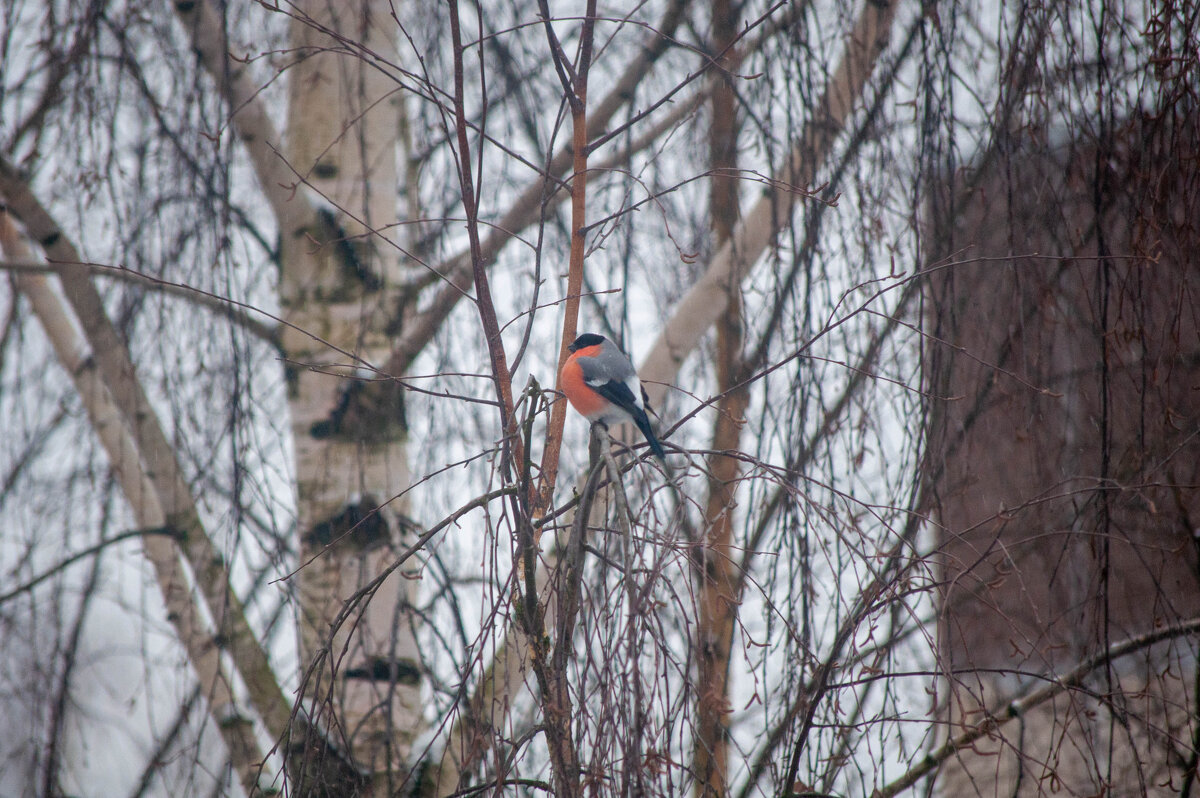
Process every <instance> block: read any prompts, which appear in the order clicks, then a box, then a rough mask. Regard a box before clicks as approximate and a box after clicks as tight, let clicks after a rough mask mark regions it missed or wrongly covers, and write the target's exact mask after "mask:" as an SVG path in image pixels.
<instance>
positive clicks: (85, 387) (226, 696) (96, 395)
mask: <svg viewBox="0 0 1200 798" xmlns="http://www.w3.org/2000/svg"><path fill="white" fill-rule="evenodd" d="M5 177H7V174H5ZM12 188H13V187H12V186H11V185H7V184H5V183H3V182H0V192H3V195H4V196H5V197H8V198H10V199H11V197H12V194H11V193H10V192H11V191H12ZM19 196H20V194H19V192H18V197H19ZM43 240H45V239H43ZM0 246H2V248H3V250H4V252H5V253H6V254H7V255H9V256H14V257H17V258H21V259H29V258H30V257H31V255H32V253H31V252H30V251H29V249H28V247H27V246H26V245H25V244H24V241H23V240H22V239H21V237H20V235H19V234H18V233H17V231H16V228H15V226H14V225H13V223H12V222H11V220H10V219H9V217H8V214H7V213H5V212H3V211H0ZM13 279H14V282H15V283H16V285H17V288H18V290H20V291H21V292H22V293H23V294H25V296H26V297H27V298H28V300H29V303H30V306H31V307H32V308H33V312H34V315H35V316H37V318H38V320H39V322H41V324H42V328H43V330H45V332H46V336H47V338H48V339H49V340H50V344H51V346H52V347H53V349H54V352H55V354H56V355H57V356H58V359H59V362H60V364H61V365H62V366H63V368H64V369H66V371H67V373H68V374H69V375H70V377H71V380H72V382H74V384H75V387H76V390H77V391H78V392H79V396H80V399H81V400H82V402H83V406H84V408H85V409H86V411H87V414H88V419H89V420H90V421H91V424H92V428H93V429H94V430H95V432H96V434H97V436H98V437H99V438H100V443H101V445H102V446H103V447H104V450H105V452H106V453H107V454H108V457H109V462H110V465H111V466H112V469H113V472H114V473H115V474H116V476H117V479H118V480H119V481H120V484H121V487H122V490H123V491H124V493H125V496H126V498H127V500H128V501H129V504H130V507H131V508H132V510H133V512H134V515H135V517H136V518H137V520H138V523H139V525H140V526H142V527H144V528H146V529H167V528H172V527H171V525H172V522H173V518H172V515H171V513H169V512H168V511H167V510H166V508H165V506H164V503H163V501H162V500H161V496H160V494H159V488H158V486H157V485H156V484H155V481H154V479H153V476H152V474H151V473H149V470H148V468H147V467H146V466H145V465H144V464H143V460H142V459H141V458H139V456H138V455H139V453H140V452H142V451H143V450H142V448H141V446H140V445H139V441H137V440H136V439H135V438H134V436H133V435H131V434H130V433H129V427H128V425H127V419H126V417H125V414H124V413H123V412H122V408H120V407H119V406H118V403H117V401H116V399H115V396H114V394H113V392H112V391H111V390H110V389H109V387H108V385H107V384H106V382H105V380H104V378H103V375H102V373H101V370H100V369H99V368H98V367H97V358H96V357H95V352H94V349H93V348H92V347H91V346H89V344H88V343H87V342H86V341H84V340H83V339H82V338H81V337H80V336H79V334H78V332H77V330H76V326H75V324H74V323H72V320H71V312H70V310H69V309H68V308H67V307H66V306H65V305H64V304H63V301H62V298H61V297H60V295H59V294H58V292H57V291H55V290H54V288H53V287H52V286H51V285H50V283H49V281H48V280H47V279H46V278H45V277H44V276H42V275H39V274H30V273H18V274H16V275H14V278H13ZM172 531H173V533H174V534H175V535H177V536H180V537H182V536H184V535H187V534H191V535H192V536H193V537H197V536H200V535H203V534H204V532H203V530H202V529H199V525H198V523H197V524H196V525H195V527H194V528H193V527H190V526H178V527H173V528H172ZM142 549H143V551H144V552H145V554H146V558H147V559H148V560H149V561H150V563H151V565H152V566H153V569H154V574H155V577H156V579H157V581H158V585H159V589H160V590H161V591H162V595H163V601H164V603H165V604H166V609H167V617H168V618H169V619H170V620H171V623H172V625H173V626H174V627H175V631H176V633H177V634H178V636H179V640H180V643H181V644H182V645H183V647H184V649H185V650H186V651H187V653H188V659H189V661H190V662H191V663H192V667H193V669H194V670H195V672H196V677H197V679H198V680H199V682H200V684H201V685H202V686H203V688H204V690H205V691H206V695H207V698H208V707H209V712H210V714H211V715H212V718H213V721H214V723H215V724H216V726H217V728H218V729H219V730H220V732H221V736H222V738H223V739H224V741H225V744H226V747H227V748H228V750H229V755H230V757H231V760H232V763H233V766H234V769H235V770H236V771H237V773H238V777H239V779H240V780H241V782H242V786H243V787H244V788H245V789H246V791H247V792H252V791H253V790H254V788H255V787H256V786H257V783H258V774H259V772H260V770H261V767H262V764H263V762H264V761H265V759H266V752H265V751H264V750H263V749H262V748H261V747H260V746H259V745H258V742H257V739H256V737H255V735H254V731H253V725H252V723H251V722H250V721H249V719H247V718H244V717H243V716H242V714H241V713H240V712H238V711H237V710H236V706H237V701H236V700H235V697H234V694H233V692H232V686H231V685H232V682H233V680H232V678H231V676H230V674H228V673H226V672H225V670H224V667H223V665H222V662H221V650H222V647H221V645H220V640H221V635H220V634H219V633H218V634H214V632H213V630H211V629H210V628H209V626H208V624H207V623H206V621H205V620H204V617H203V614H202V613H201V611H200V610H199V609H198V608H197V606H196V602H195V601H194V600H193V598H192V595H191V591H190V590H189V589H188V585H189V583H190V582H191V581H192V579H191V578H190V577H194V576H198V573H197V572H196V570H195V569H192V574H191V575H189V574H188V573H187V569H185V568H184V566H183V564H182V563H181V562H180V558H179V550H178V549H177V547H176V545H175V542H174V540H173V538H170V537H166V536H163V535H154V534H147V535H144V536H143V537H142ZM29 587H32V585H30V586H29ZM225 589H226V590H228V583H227V582H226V583H225ZM209 609H210V611H212V610H214V609H219V607H210V608H209ZM213 617H214V618H216V619H217V621H218V623H219V624H221V621H222V620H223V619H222V616H220V615H217V614H215V613H214V615H213ZM243 622H244V618H243ZM222 626H227V625H226V624H222ZM275 689H276V692H277V693H278V687H276V688H275ZM257 697H258V696H254V695H253V694H252V696H251V698H252V700H253V699H255V698H257ZM278 700H279V701H281V702H282V701H283V696H282V693H278ZM266 708H267V709H268V710H270V707H269V706H268V707H266ZM256 709H258V707H256ZM283 710H284V712H285V714H284V718H285V720H286V717H287V716H286V711H287V707H286V704H284V705H283ZM259 714H260V715H261V716H262V717H263V718H264V720H267V719H268V718H267V715H266V714H264V713H262V712H261V711H260V713H259Z"/></svg>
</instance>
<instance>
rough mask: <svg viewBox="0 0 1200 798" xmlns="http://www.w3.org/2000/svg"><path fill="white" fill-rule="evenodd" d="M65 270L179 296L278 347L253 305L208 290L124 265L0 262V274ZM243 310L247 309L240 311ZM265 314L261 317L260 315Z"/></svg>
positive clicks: (271, 328) (271, 330)
mask: <svg viewBox="0 0 1200 798" xmlns="http://www.w3.org/2000/svg"><path fill="white" fill-rule="evenodd" d="M66 269H80V270H83V271H85V272H86V273H87V274H89V275H90V276H92V277H107V278H110V279H113V280H119V281H121V282H124V283H129V284H130V285H137V286H141V287H144V288H150V289H153V290H155V291H159V292H160V293H163V294H169V295H170V296H176V297H180V298H182V299H185V300H187V301H188V302H191V303H193V304H196V305H199V306H200V307H203V308H207V309H208V310H211V311H213V312H214V313H217V314H219V315H221V316H224V317H225V318H227V319H229V320H230V321H232V322H233V323H234V324H236V325H238V326H239V327H241V328H243V329H244V330H246V332H248V333H250V334H251V335H253V336H255V337H257V338H259V339H260V340H263V341H265V342H267V343H269V344H271V345H272V346H278V345H279V341H278V330H277V328H276V327H275V326H274V325H270V324H264V323H263V322H261V321H259V320H258V319H256V318H254V316H253V315H251V312H258V311H256V310H255V309H254V308H253V306H250V305H246V304H245V303H242V302H238V301H237V300H234V299H228V298H226V297H223V296H221V295H220V294H214V293H212V292H211V291H205V290H204V289H203V288H195V287H194V286H190V285H187V284H186V283H176V282H173V281H171V280H164V279H163V278H161V277H154V276H152V275H149V274H144V273H142V272H139V271H135V270H133V269H130V268H127V267H125V266H112V265H110V264H107V263H57V262H41V263H40V262H37V261H16V260H6V261H0V271H10V272H32V273H34V274H62V272H63V271H64V270H66ZM243 308H246V309H248V310H249V311H251V312H247V310H243ZM263 315H265V314H263Z"/></svg>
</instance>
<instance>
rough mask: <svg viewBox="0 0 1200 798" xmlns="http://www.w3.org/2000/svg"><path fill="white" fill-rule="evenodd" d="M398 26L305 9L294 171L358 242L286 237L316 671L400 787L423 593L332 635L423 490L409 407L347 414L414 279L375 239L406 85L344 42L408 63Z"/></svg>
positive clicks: (394, 585) (361, 750) (398, 580)
mask: <svg viewBox="0 0 1200 798" xmlns="http://www.w3.org/2000/svg"><path fill="white" fill-rule="evenodd" d="M391 13H392V6H391V4H390V3H389V2H380V0H369V1H368V2H363V3H354V4H340V3H325V2H302V3H299V4H298V5H297V6H295V16H296V18H295V19H294V21H293V22H292V34H291V40H292V46H293V48H294V49H295V54H296V57H297V61H296V63H295V64H293V66H292V67H291V68H290V69H289V71H288V76H289V81H290V82H289V95H290V96H289V109H288V127H287V130H288V133H287V141H286V152H287V159H288V162H289V163H290V164H291V166H292V167H293V168H294V169H295V170H297V171H298V172H299V173H300V174H301V175H303V176H304V178H305V180H306V181H307V182H308V184H309V185H310V186H311V187H312V189H313V190H314V191H315V192H317V193H318V194H319V195H320V196H321V197H323V200H322V201H323V202H327V203H328V204H329V206H330V207H331V208H336V209H337V212H336V226H337V227H339V228H340V229H341V230H343V231H344V233H345V237H344V238H342V239H340V240H329V239H326V238H322V237H321V234H320V233H319V232H315V231H314V230H313V228H312V227H311V226H299V227H294V228H292V229H290V230H289V229H287V228H283V226H282V225H281V229H282V230H283V233H282V236H283V242H282V244H283V246H282V253H283V263H282V266H283V273H282V282H281V294H282V304H283V307H284V317H285V319H286V321H287V322H289V324H291V325H294V327H288V328H286V329H285V331H284V333H283V346H284V349H285V351H286V352H287V353H288V357H289V359H290V361H291V368H292V374H291V379H290V391H289V405H290V412H291V423H292V430H293V438H294V442H295V459H296V484H297V494H298V511H299V516H300V524H299V528H300V530H301V535H302V538H301V556H302V562H303V563H307V564H306V565H304V566H303V567H302V569H301V570H300V572H299V574H298V580H299V581H298V586H299V595H300V605H301V606H300V612H301V618H300V640H301V656H302V658H303V661H304V662H314V661H317V660H316V658H317V657H318V655H320V654H321V653H322V651H323V650H325V649H328V652H329V657H326V658H324V659H322V660H321V663H322V664H321V667H322V673H321V676H322V679H323V682H322V683H323V684H331V685H332V695H331V696H328V698H331V699H332V702H333V707H334V709H335V720H336V722H337V723H338V724H340V725H341V727H342V729H343V731H344V733H345V734H346V736H347V738H348V740H349V743H350V746H351V750H350V754H351V756H352V758H353V760H354V761H355V763H356V764H357V765H358V767H360V768H361V769H363V770H366V771H367V772H370V773H374V774H384V775H383V776H382V777H381V778H383V779H385V780H386V779H387V778H403V777H404V775H405V774H404V773H403V772H401V770H402V765H403V764H404V763H406V762H407V758H408V755H409V752H410V748H411V744H412V740H413V738H414V737H415V735H416V734H417V733H418V732H419V731H420V727H421V719H422V711H421V702H420V687H419V680H418V677H417V675H418V673H419V663H420V659H419V656H418V652H417V651H416V643H415V640H414V638H413V635H412V632H411V621H410V615H409V613H408V609H407V608H408V605H409V600H410V595H409V594H410V591H411V590H413V589H414V587H413V586H414V584H415V583H414V582H413V581H412V580H410V579H407V578H405V574H402V573H395V574H392V575H391V576H390V577H389V578H388V579H387V580H386V581H385V582H384V583H383V585H382V587H381V588H380V589H379V590H378V592H376V593H375V594H374V596H373V597H372V598H371V600H370V602H369V603H368V604H367V605H366V610H365V614H364V615H363V617H361V618H360V619H358V622H357V623H352V624H351V623H348V624H344V625H342V626H341V627H340V628H338V629H332V628H331V624H332V622H333V621H334V619H335V618H336V617H337V615H338V613H339V612H340V611H341V609H342V606H343V602H344V601H345V600H346V599H347V598H348V597H349V596H350V595H352V594H353V593H354V592H355V591H357V590H358V589H359V588H361V587H362V586H363V585H364V584H365V583H367V582H369V581H371V579H373V578H374V577H375V576H376V575H377V574H378V573H380V571H382V570H383V568H384V566H386V565H387V564H388V563H389V562H390V561H391V560H392V559H393V558H394V555H395V554H396V552H397V551H398V548H399V547H400V546H402V544H403V540H402V531H403V523H402V519H403V515H404V512H405V508H406V505H407V502H406V501H405V500H403V499H398V500H396V501H392V502H390V503H389V504H387V506H386V507H380V505H381V504H382V503H383V502H386V501H387V500H389V499H391V498H392V497H394V496H396V495H397V494H399V493H401V492H402V491H404V490H405V489H406V488H407V487H408V484H409V480H410V475H409V468H408V462H407V452H406V447H405V435H406V432H405V430H404V428H403V424H402V419H401V418H399V412H400V411H399V408H398V407H397V406H396V405H393V404H389V403H387V402H384V403H381V404H378V405H376V406H374V407H371V408H369V411H370V412H369V413H358V414H356V415H355V417H354V418H340V419H339V417H338V416H337V412H336V408H337V407H338V405H339V402H340V400H341V397H342V395H343V393H344V392H345V391H347V390H353V389H354V387H355V379H357V378H358V377H359V376H362V375H363V370H362V369H361V368H359V367H358V366H357V365H356V363H355V362H350V361H349V360H348V358H347V356H346V354H344V353H350V354H351V355H353V357H354V358H357V359H360V360H361V361H366V362H373V363H379V362H382V361H383V360H384V359H385V358H386V355H387V352H388V349H389V347H388V338H387V335H386V331H385V330H386V324H387V322H388V320H389V319H390V318H391V315H392V313H393V312H394V311H395V307H394V305H393V303H394V302H395V301H396V299H395V292H394V286H396V285H398V284H399V282H400V270H401V263H400V259H399V256H398V254H397V250H396V248H395V247H394V246H391V245H389V244H387V243H386V242H384V241H382V240H381V239H380V237H379V236H378V235H377V234H375V233H374V232H373V231H375V230H378V229H379V228H381V227H384V226H386V225H391V224H393V223H394V222H395V221H396V217H397V208H396V206H397V194H398V190H397V188H398V170H397V165H396V157H397V137H398V131H399V130H400V128H401V119H400V112H401V105H400V92H399V87H398V86H397V84H396V83H395V82H394V81H393V80H392V79H390V78H389V77H388V76H387V75H385V74H384V73H382V72H381V71H379V70H378V69H377V68H375V66H373V65H372V64H371V63H369V60H368V59H367V58H365V57H361V56H360V54H359V51H358V50H351V49H349V48H348V47H346V46H344V45H343V44H342V43H341V41H339V38H341V37H344V40H345V41H351V42H356V43H360V44H361V45H362V46H363V48H366V49H368V50H370V51H371V52H375V53H382V54H386V55H387V57H394V56H395V52H396V45H395V38H396V35H397V30H396V26H395V22H394V20H393V19H392V18H391ZM331 34H336V36H335V35H331ZM351 253H353V254H352V255H351ZM313 336H316V338H314V337H313ZM317 339H320V340H317ZM330 344H331V345H332V347H331V346H329V345H330ZM339 350H340V351H339ZM368 376H372V377H374V376H375V375H368ZM383 394H384V395H385V396H390V397H397V396H399V391H398V390H396V391H394V392H388V391H384V392H383ZM362 409H363V408H358V410H360V411H361V410H362ZM310 561H311V562H310ZM323 698H326V696H308V697H306V700H307V699H323ZM387 774H392V775H391V776H388V775H387Z"/></svg>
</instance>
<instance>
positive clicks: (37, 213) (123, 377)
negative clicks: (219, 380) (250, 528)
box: [0, 158, 291, 737]
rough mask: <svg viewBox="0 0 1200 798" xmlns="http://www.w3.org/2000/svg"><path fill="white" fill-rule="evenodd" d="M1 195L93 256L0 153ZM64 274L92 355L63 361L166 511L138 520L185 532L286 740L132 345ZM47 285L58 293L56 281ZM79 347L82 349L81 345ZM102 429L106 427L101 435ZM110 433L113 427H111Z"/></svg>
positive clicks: (45, 237)
mask: <svg viewBox="0 0 1200 798" xmlns="http://www.w3.org/2000/svg"><path fill="white" fill-rule="evenodd" d="M0 196H3V197H4V199H5V200H6V201H7V203H8V208H9V210H10V211H11V212H12V213H13V214H14V215H15V216H16V217H17V218H19V219H20V220H21V222H22V223H23V224H24V226H25V229H26V232H27V233H28V234H29V235H30V236H31V237H32V238H33V239H34V240H36V241H37V242H39V243H40V245H41V246H42V248H43V250H44V251H45V252H46V255H47V257H48V259H51V260H54V261H58V262H60V263H63V264H78V263H82V262H83V260H84V259H83V258H81V257H80V256H79V253H78V252H77V251H76V249H75V247H74V245H73V244H72V243H71V242H70V240H69V239H68V238H67V237H66V235H65V234H64V233H63V232H62V231H61V230H59V228H58V226H57V225H56V224H55V223H54V221H53V219H52V218H51V217H50V214H49V213H48V212H47V211H46V209H45V208H43V207H42V205H41V203H40V202H38V200H37V198H36V197H35V196H34V195H33V193H32V192H31V191H30V190H29V187H28V186H27V185H26V184H25V183H24V181H23V180H21V179H20V177H19V176H18V174H17V173H16V170H15V169H14V168H13V167H12V165H11V164H9V163H8V161H7V160H6V159H3V158H0ZM14 254H15V255H16V256H17V259H20V260H28V259H30V257H29V255H28V254H27V253H14ZM25 278H28V279H29V280H33V281H38V280H40V281H44V280H45V278H43V277H40V276H36V275H24V276H18V279H25ZM59 279H60V281H61V283H62V286H63V292H64V295H65V297H66V300H67V303H68V304H69V305H70V307H71V309H72V310H73V311H74V314H75V316H76V318H77V319H78V322H79V325H80V328H81V330H82V332H83V336H84V338H85V339H86V341H87V348H86V349H85V350H84V351H87V350H90V356H89V357H87V359H86V360H85V361H83V362H74V361H75V360H77V359H78V358H79V357H80V355H79V352H78V349H77V348H75V349H64V350H63V351H57V350H56V351H57V353H58V354H59V357H60V358H63V357H70V358H71V362H68V361H63V365H64V367H66V368H67V369H68V370H69V371H71V372H72V373H73V374H74V373H75V372H76V371H77V370H78V369H79V368H83V367H84V366H86V372H87V373H88V374H94V375H95V377H94V379H95V380H96V382H95V384H94V385H91V386H84V387H87V388H88V389H89V390H91V391H92V392H93V393H95V392H97V391H100V390H101V389H103V391H106V392H107V393H108V394H109V395H110V396H111V398H110V399H109V400H108V404H107V405H106V407H108V408H109V411H111V412H113V413H115V416H112V417H105V418H96V419H93V424H94V425H99V424H103V425H104V426H105V427H107V426H108V425H111V424H113V423H114V422H115V423H117V425H118V427H119V428H123V429H124V430H125V433H124V434H125V435H127V436H128V440H127V441H124V440H119V439H114V440H112V441H110V444H111V446H112V447H113V448H111V449H110V450H109V451H110V456H112V455H113V454H114V453H116V454H118V455H120V456H121V457H122V458H129V459H128V460H127V461H126V468H127V469H129V468H133V467H134V465H135V463H137V462H140V463H143V464H145V466H144V468H145V470H144V471H143V470H142V468H143V467H142V466H141V465H138V466H137V473H142V474H143V475H144V477H145V479H146V480H148V484H145V483H143V482H140V481H137V480H135V481H134V482H133V483H130V484H128V485H126V488H127V489H128V490H127V493H126V495H127V496H128V497H129V498H130V501H131V502H134V503H135V505H136V503H137V502H139V501H153V502H156V514H161V518H159V517H149V518H139V525H140V526H143V527H158V526H170V527H172V528H173V529H175V530H177V531H178V532H179V534H180V535H181V536H182V539H183V543H181V544H180V551H181V553H182V554H183V556H184V558H185V559H186V560H187V562H188V564H189V565H190V566H191V569H192V571H193V575H194V578H195V581H196V584H197V586H198V587H199V589H200V592H201V594H202V595H203V596H204V601H205V604H206V608H207V610H208V612H209V613H210V614H211V616H212V618H213V619H214V621H215V623H216V624H217V625H218V634H217V638H218V639H219V640H220V641H221V643H222V648H223V649H224V650H225V651H227V652H228V653H229V654H230V656H231V657H232V658H233V661H234V662H235V664H236V666H237V668H238V671H239V672H240V674H241V676H242V679H243V680H244V681H245V683H246V686H247V690H248V692H249V695H250V700H251V701H252V703H253V704H254V708H255V710H256V711H257V712H258V713H259V714H260V716H261V717H262V719H263V722H264V723H265V724H266V726H267V728H268V729H269V730H270V732H271V734H272V735H276V736H278V737H283V736H284V735H285V734H286V732H287V730H288V727H289V724H290V716H291V709H290V707H289V705H288V701H287V699H286V698H285V697H284V695H283V692H282V691H281V690H280V688H279V684H278V682H277V681H276V680H275V676H274V671H273V670H272V668H271V664H270V661H269V659H268V657H267V654H266V651H265V650H264V649H263V648H262V646H261V645H260V644H259V642H258V639H257V638H256V636H255V635H254V632H253V630H252V629H251V628H250V625H249V622H248V621H247V620H246V615H245V611H244V608H243V606H242V603H241V601H240V600H239V599H238V598H237V596H235V595H234V594H233V591H232V590H231V588H230V580H229V572H228V569H227V568H226V565H225V558H224V556H223V555H221V554H220V550H219V549H218V548H217V547H216V546H215V545H214V544H213V542H212V539H211V538H210V537H209V535H208V533H207V532H206V531H205V529H204V527H203V525H202V523H201V521H200V515H199V512H198V511H197V509H196V505H195V503H194V501H193V499H192V496H191V491H190V488H189V487H188V484H187V481H186V480H185V479H184V477H183V473H182V469H181V468H180V465H179V460H178V458H177V457H176V454H175V450H174V448H173V447H172V446H171V445H170V443H169V442H168V440H167V437H166V434H165V433H164V432H163V429H162V426H161V425H160V424H159V421H158V415H157V413H156V412H155V411H154V408H153V406H152V405H151V404H150V401H149V399H148V398H147V396H146V394H145V391H144V390H143V388H142V385H141V383H140V382H138V378H137V374H136V371H135V370H134V367H133V363H132V361H131V360H130V357H129V350H128V349H127V348H126V346H125V343H124V341H122V340H121V338H120V336H119V335H118V334H117V331H116V328H115V327H114V326H113V324H112V321H111V320H110V319H109V318H108V316H107V314H106V312H105V310H104V305H103V302H102V301H101V299H100V295H99V293H97V291H96V288H95V286H94V285H92V282H91V278H90V277H89V276H88V274H87V272H86V269H83V268H73V267H72V268H64V269H63V270H62V271H61V272H60V273H59ZM30 285H32V284H30ZM46 290H47V291H48V292H49V289H48V287H47V288H46ZM49 293H50V294H53V292H49ZM47 301H49V298H48V299H47ZM67 315H68V314H66V311H65V310H47V311H46V317H47V318H48V319H53V320H56V321H54V323H56V324H60V325H66V326H68V327H69V326H70V322H69V321H68V320H67ZM57 319H61V321H57ZM70 346H72V347H77V345H75V344H71V345H70ZM101 431H102V430H101V428H100V427H99V426H97V432H101ZM104 431H105V433H106V434H109V433H108V431H107V429H105V430H104ZM111 434H116V433H111ZM134 458H136V460H135V459H134ZM152 515H155V514H152ZM159 544H161V545H162V546H165V547H168V548H169V549H171V550H173V549H174V546H173V544H172V543H171V542H170V541H167V540H164V539H162V538H154V537H151V538H148V539H147V543H146V546H147V554H148V556H151V558H152V559H155V556H154V555H153V554H152V553H151V549H152V548H153V547H156V546H158V545H159ZM156 564H157V566H158V567H161V568H166V567H168V558H167V557H166V556H165V552H164V553H162V556H161V557H158V558H157V559H156Z"/></svg>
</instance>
